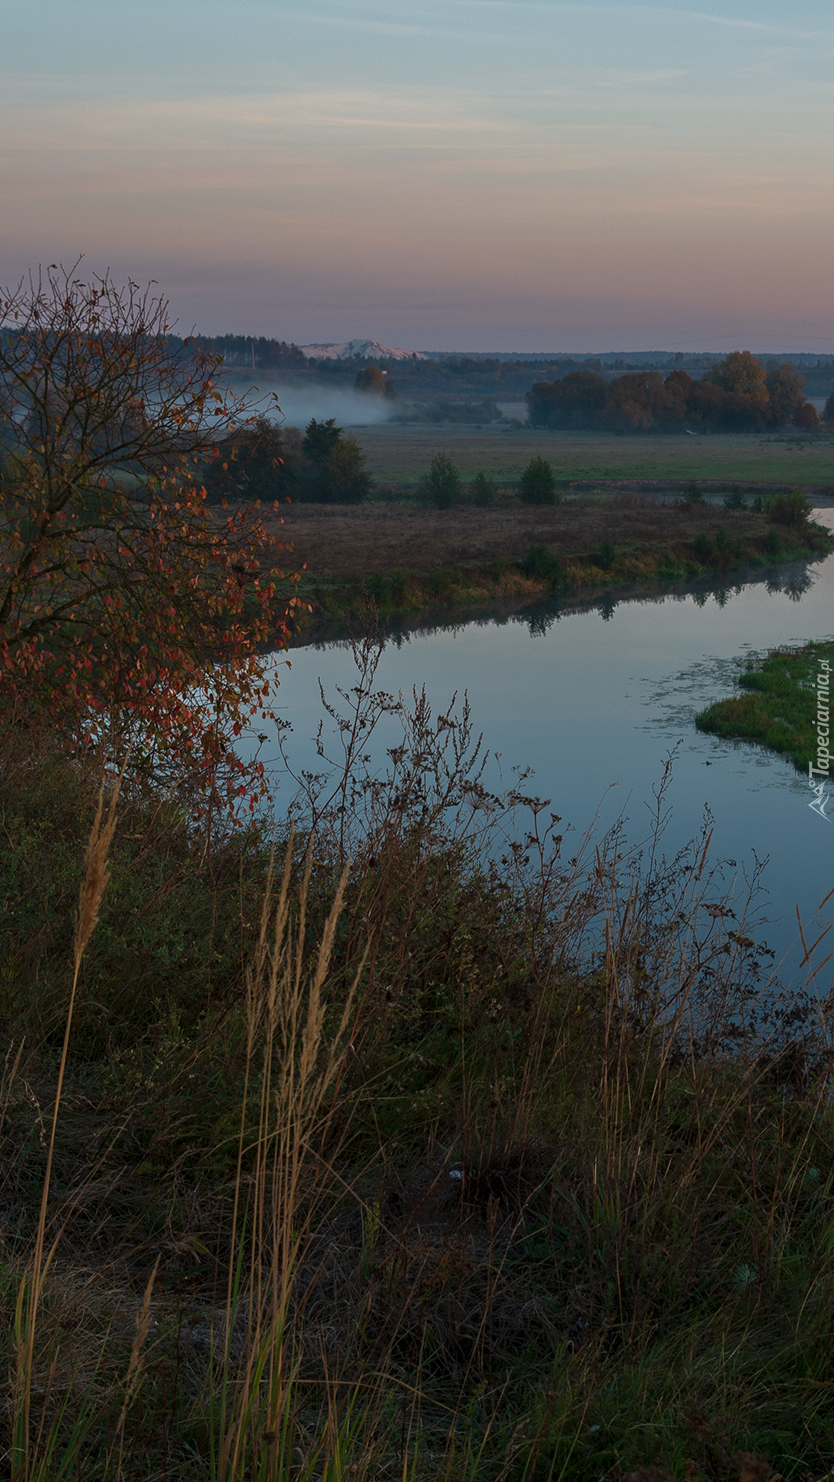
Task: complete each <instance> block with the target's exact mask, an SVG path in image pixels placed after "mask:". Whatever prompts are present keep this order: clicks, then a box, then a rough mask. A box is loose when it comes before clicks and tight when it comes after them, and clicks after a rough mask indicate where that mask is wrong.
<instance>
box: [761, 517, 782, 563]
mask: <svg viewBox="0 0 834 1482" xmlns="http://www.w3.org/2000/svg"><path fill="white" fill-rule="evenodd" d="M764 548H765V554H766V555H768V556H770V558H771V559H772V560H774V561H775V560H776V558H777V556H781V554H782V542H781V540H780V539H779V531H778V530H777V529H776V526H775V525H771V526H770V529H769V530H768V532H767V535H766V536H765V540H764Z"/></svg>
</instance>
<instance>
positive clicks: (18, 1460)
mask: <svg viewBox="0 0 834 1482" xmlns="http://www.w3.org/2000/svg"><path fill="white" fill-rule="evenodd" d="M122 775H123V771H122V772H121V773H120V774H119V776H118V777H117V778H116V781H115V782H114V784H113V787H112V790H111V793H110V804H109V807H108V810H107V816H106V818H105V817H104V785H103V784H102V786H101V788H100V790H99V795H98V806H97V808H96V815H95V818H94V820H93V827H92V830H91V833H90V838H89V841H88V844H87V851H86V854H85V857H84V874H83V876H82V880H81V889H80V891H79V896H78V917H77V921H76V929H75V942H74V952H73V975H72V988H71V990H70V998H69V1004H68V1006H67V1013H66V1021H65V1027H64V1041H63V1045H62V1047H61V1059H60V1063H59V1066H58V1082H57V1085H56V1088H55V1103H54V1106H53V1110H52V1126H51V1129H50V1134H49V1146H48V1149H47V1155H46V1170H45V1172H44V1178H43V1188H42V1190H41V1200H40V1211H39V1215H38V1227H37V1233H36V1235H35V1247H34V1252H33V1256H32V1264H31V1269H30V1272H29V1273H28V1275H26V1274H24V1276H23V1279H22V1281H21V1285H20V1291H19V1293H18V1306H17V1324H16V1334H15V1337H16V1348H17V1365H16V1369H17V1372H16V1376H15V1418H14V1427H13V1442H12V1475H13V1477H14V1478H15V1482H17V1479H18V1478H19V1479H20V1482H30V1479H31V1478H32V1475H33V1472H32V1460H33V1458H32V1451H31V1437H30V1419H31V1403H32V1379H33V1370H34V1358H35V1335H36V1332H37V1325H38V1308H39V1306H40V1301H41V1296H42V1294H43V1285H44V1282H45V1280H46V1277H47V1274H48V1271H49V1267H50V1265H51V1263H52V1258H53V1256H54V1254H55V1250H56V1247H57V1240H58V1239H60V1235H59V1236H58V1237H57V1239H56V1240H55V1241H54V1242H53V1244H52V1245H51V1247H50V1249H49V1251H48V1252H46V1253H45V1247H46V1223H47V1211H48V1208H49V1186H50V1182H51V1179H52V1163H53V1159H54V1154H55V1135H56V1132H57V1130H58V1114H59V1112H60V1109H61V1096H62V1092H63V1086H64V1073H65V1071H66V1066H67V1055H68V1053H69V1043H70V1034H71V1031H72V1017H73V1009H74V1007H75V995H76V991H77V988H78V974H79V971H80V969H81V960H82V958H83V956H84V952H85V949H86V947H87V944H88V942H89V940H90V937H91V936H92V934H93V932H94V931H95V928H96V923H97V921H98V916H99V911H100V909H101V903H102V900H103V898H104V892H105V890H106V888H107V880H108V875H109V869H108V856H109V853H110V845H111V843H112V840H113V834H114V833H115V830H116V803H117V802H118V798H119V791H120V788H121V783H122ZM39 1436H40V1431H39Z"/></svg>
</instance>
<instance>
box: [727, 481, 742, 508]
mask: <svg viewBox="0 0 834 1482" xmlns="http://www.w3.org/2000/svg"><path fill="white" fill-rule="evenodd" d="M724 508H725V509H746V508H747V500H746V499H745V497H744V494H743V492H742V489H741V487H740V485H739V484H733V486H732V488H731V489H730V492H729V494H725V495H724Z"/></svg>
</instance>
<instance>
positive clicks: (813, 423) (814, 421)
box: [793, 401, 820, 432]
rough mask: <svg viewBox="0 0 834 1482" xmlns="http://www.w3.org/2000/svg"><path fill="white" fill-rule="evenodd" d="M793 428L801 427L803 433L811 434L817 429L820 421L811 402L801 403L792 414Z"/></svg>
mask: <svg viewBox="0 0 834 1482" xmlns="http://www.w3.org/2000/svg"><path fill="white" fill-rule="evenodd" d="M793 424H794V427H801V428H802V429H803V431H805V432H813V430H814V428H815V427H819V425H820V419H819V413H818V412H817V409H816V407H815V406H814V404H813V402H811V401H803V402H802V404H801V406H798V407H797V408H796V411H795V412H794V414H793Z"/></svg>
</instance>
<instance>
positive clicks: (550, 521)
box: [284, 497, 766, 580]
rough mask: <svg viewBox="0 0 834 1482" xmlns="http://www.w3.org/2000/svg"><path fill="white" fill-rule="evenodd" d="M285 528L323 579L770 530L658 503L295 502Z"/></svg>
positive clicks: (738, 518) (700, 509)
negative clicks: (542, 550)
mask: <svg viewBox="0 0 834 1482" xmlns="http://www.w3.org/2000/svg"><path fill="white" fill-rule="evenodd" d="M284 520H285V523H284V532H285V536H286V538H287V539H288V540H289V541H290V542H291V543H292V545H293V548H294V549H293V559H294V561H295V562H296V564H298V565H301V564H306V566H307V569H308V572H309V573H310V574H311V575H313V576H314V577H316V578H318V577H324V576H329V577H335V578H337V579H340V580H344V579H355V578H356V577H357V576H358V575H359V574H363V575H373V574H375V573H386V572H390V571H392V570H398V569H399V570H405V571H409V572H416V573H429V572H431V571H432V570H433V569H434V568H435V567H437V566H447V565H454V566H458V567H460V568H461V569H463V570H468V569H472V570H483V569H484V568H488V567H490V566H493V565H494V563H495V561H496V560H498V559H503V560H506V561H509V562H517V561H522V560H523V559H524V558H525V557H526V555H527V552H528V551H529V549H530V546H531V545H534V544H543V545H547V546H548V547H550V549H551V550H552V551H553V552H554V553H555V554H556V555H560V556H578V557H581V556H587V557H592V556H593V554H594V553H595V552H596V551H597V550H598V549H599V547H600V545H601V544H602V543H603V541H611V543H612V544H613V545H615V546H616V547H618V548H622V549H623V550H624V551H633V552H648V553H651V552H652V551H655V550H666V549H669V548H671V547H674V546H678V545H680V544H683V543H686V542H691V541H693V540H694V539H695V538H696V536H697V535H698V534H700V533H702V532H703V533H706V534H707V535H709V536H714V535H715V534H716V532H717V531H718V529H719V528H720V527H721V526H724V527H725V528H726V529H727V531H728V532H729V533H730V534H731V535H732V536H739V537H741V538H742V539H743V540H745V541H748V540H750V541H753V540H757V539H760V538H761V537H762V536H763V535H764V532H765V530H766V525H765V522H764V520H763V519H762V517H761V516H759V515H754V514H751V513H748V512H745V511H739V510H725V509H718V508H715V507H713V506H708V505H707V506H700V505H691V504H686V505H680V504H678V503H677V501H674V502H673V501H665V502H664V501H655V500H652V499H648V498H646V499H635V498H634V497H632V498H630V499H626V500H625V501H623V502H618V501H614V503H613V505H612V503H611V502H610V501H608V500H602V499H600V500H590V499H589V500H576V501H574V500H571V501H569V502H567V503H564V504H561V505H554V506H545V507H529V506H525V505H519V504H509V505H505V506H503V507H500V508H496V509H472V508H468V507H466V508H457V509H453V510H430V509H414V508H408V507H403V506H378V505H368V506H359V507H358V508H357V507H348V506H344V505H330V506H328V505H309V504H308V505H304V504H300V505H293V506H292V507H291V508H290V509H289V510H288V511H287V513H286V515H285V516H284Z"/></svg>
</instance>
